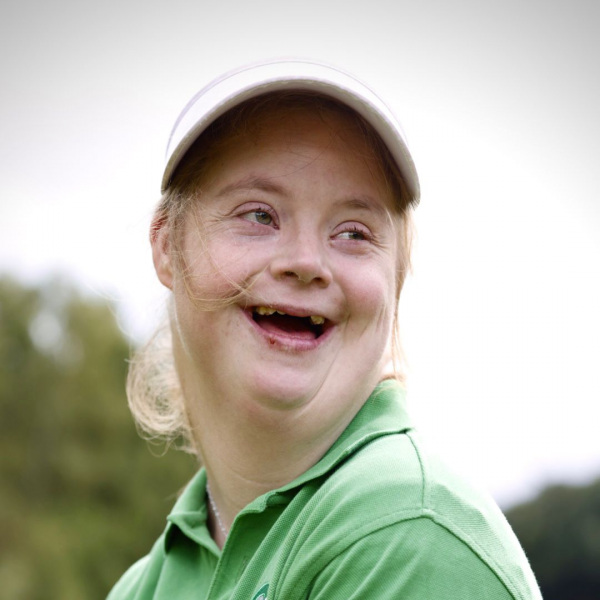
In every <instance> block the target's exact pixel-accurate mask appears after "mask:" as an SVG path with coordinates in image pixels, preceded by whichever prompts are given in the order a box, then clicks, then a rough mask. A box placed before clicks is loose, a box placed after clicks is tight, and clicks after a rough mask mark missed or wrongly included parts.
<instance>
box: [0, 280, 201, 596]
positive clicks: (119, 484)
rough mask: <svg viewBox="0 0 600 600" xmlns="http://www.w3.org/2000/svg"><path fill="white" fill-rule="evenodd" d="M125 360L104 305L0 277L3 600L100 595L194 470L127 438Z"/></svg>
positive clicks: (60, 288)
mask: <svg viewBox="0 0 600 600" xmlns="http://www.w3.org/2000/svg"><path fill="white" fill-rule="evenodd" d="M129 355H130V344H129V342H128V340H127V339H126V338H125V337H124V336H123V334H122V333H121V331H120V330H119V328H118V325H117V321H116V319H115V315H114V311H113V308H112V307H111V305H110V304H109V303H107V302H104V301H98V300H90V299H88V298H84V297H83V296H82V295H81V294H79V293H77V292H76V291H75V289H74V288H73V287H72V286H69V285H66V284H65V283H61V282H60V281H58V280H54V281H52V282H49V283H47V284H44V285H41V286H39V287H28V286H24V285H22V284H20V283H18V282H17V281H15V280H14V279H11V278H8V277H3V278H0V456H2V462H1V463H0V474H1V478H2V494H1V495H0V530H1V531H2V536H0V581H1V582H2V584H1V585H0V598H1V599H6V600H8V599H9V598H10V599H11V600H42V599H44V600H46V599H47V598H61V599H62V600H71V599H72V600H75V599H77V600H82V599H86V598H89V599H92V598H94V599H98V598H104V597H105V596H106V594H107V593H108V590H109V589H110V587H111V586H112V585H113V584H114V583H115V581H116V580H117V579H118V577H119V576H120V575H121V574H122V573H123V572H124V570H125V569H126V568H127V567H128V566H129V565H130V564H132V563H133V562H134V561H135V560H136V559H137V558H139V557H141V556H143V555H144V554H146V553H147V552H148V550H149V549H150V547H151V544H152V543H153V542H154V540H155V539H156V537H157V536H158V534H159V533H160V531H161V530H162V528H163V527H164V519H165V516H166V514H167V513H168V511H169V509H170V507H171V505H172V504H173V502H174V500H175V497H176V495H177V493H178V492H179V491H180V489H181V488H182V487H183V486H184V485H185V483H186V481H187V480H188V479H189V478H190V477H191V475H192V474H193V472H194V470H195V468H196V464H195V461H194V460H193V459H192V458H191V457H189V456H186V455H184V454H182V453H180V452H172V451H168V452H164V450H165V449H164V448H154V449H152V448H151V447H149V445H148V444H147V443H146V442H144V441H143V440H141V439H140V438H139V436H138V435H137V432H136V429H135V426H134V424H133V420H132V418H131V415H130V414H129V410H128V408H127V401H126V398H125V377H126V372H127V359H128V357H129ZM157 454H163V456H162V457H161V458H160V459H157V458H156V455H157Z"/></svg>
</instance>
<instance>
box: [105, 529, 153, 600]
mask: <svg viewBox="0 0 600 600" xmlns="http://www.w3.org/2000/svg"><path fill="white" fill-rule="evenodd" d="M163 549H164V534H163V535H161V536H160V537H159V538H158V540H157V541H156V542H155V544H154V546H153V548H152V550H151V552H150V553H149V554H148V555H146V556H145V557H143V558H141V559H140V560H138V561H137V562H136V563H134V564H133V565H132V566H131V567H129V569H127V571H125V573H124V574H123V575H122V577H121V578H120V579H119V581H117V583H116V584H115V586H114V587H113V588H112V590H111V591H110V593H109V594H108V596H107V598H106V600H134V599H136V598H139V597H140V590H142V589H145V587H148V586H149V587H150V588H151V587H152V586H153V584H154V581H153V580H154V579H156V577H157V576H158V573H159V572H160V566H161V565H162V563H163V560H164V551H163Z"/></svg>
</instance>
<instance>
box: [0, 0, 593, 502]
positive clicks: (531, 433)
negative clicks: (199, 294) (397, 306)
mask: <svg viewBox="0 0 600 600" xmlns="http://www.w3.org/2000/svg"><path fill="white" fill-rule="evenodd" d="M599 26H600V4H599V3H598V2H596V0H556V1H553V2H548V1H543V0H518V1H517V0H504V1H503V2H499V1H496V2H485V1H482V0H463V1H456V0H420V1H419V2H415V1H414V0H411V1H410V2H408V1H404V0H386V1H381V0H379V1H378V0H371V1H369V2H360V3H359V2H348V1H347V0H344V1H341V0H338V1H331V2H327V1H326V0H308V1H303V2H301V3H290V2H282V1H274V0H268V1H261V0H255V1H254V2H247V1H245V2H242V1H241V0H238V1H236V2H232V1H228V0H220V1H219V2H215V1H214V0H213V1H211V2H208V1H203V0H198V1H196V2H191V1H189V0H185V1H183V0H171V1H169V2H166V1H165V2H157V1H153V0H145V1H144V2H142V1H141V0H135V1H123V0H105V1H104V2H97V1H96V2H88V1H83V0H55V1H52V0H37V1H31V0H3V3H2V8H1V9H0V68H1V71H0V74H1V77H2V79H1V90H2V93H1V96H0V108H1V110H0V120H1V134H0V194H1V195H0V272H10V273H12V274H16V275H18V276H19V277H21V278H23V279H25V280H27V281H38V280H39V279H40V278H44V277H47V276H49V274H51V273H54V272H61V273H66V274H67V275H68V276H69V277H71V278H75V279H76V280H77V281H78V282H79V284H80V286H81V287H82V288H83V289H84V290H86V292H87V293H89V294H91V295H95V296H98V295H99V296H103V297H107V298H110V299H112V300H113V301H115V302H116V304H117V307H118V310H119V317H120V320H121V323H122V327H123V329H124V331H126V332H127V333H128V334H129V335H132V336H135V337H136V338H138V339H140V338H143V337H144V336H145V335H147V334H148V332H149V331H150V330H151V328H152V327H153V325H154V324H155V323H156V321H157V319H158V318H159V317H160V316H161V315H162V312H163V301H164V294H163V292H162V291H161V289H160V288H159V285H158V283H157V282H156V281H155V278H154V275H153V273H152V269H151V262H150V253H149V248H148V243H147V227H148V223H149V218H150V214H151V211H152V208H153V206H154V204H155V202H156V201H157V199H158V197H159V185H160V177H161V168H162V164H163V152H164V147H165V145H166V140H167V136H168V134H169V131H170V128H171V125H172V123H173V121H174V119H175V117H176V115H177V114H178V112H179V110H180V109H181V107H182V106H183V105H184V104H185V102H187V100H188V98H189V97H190V96H191V95H193V94H194V93H195V92H196V91H197V90H198V89H199V88H200V87H202V86H203V85H204V84H205V83H207V81H208V80H209V79H211V78H212V77H214V76H216V75H218V74H220V73H221V72H222V71H224V70H228V69H230V68H233V67H235V66H238V65H239V64H243V63H247V62H252V61H255V60H260V59H263V58H268V57H272V56H288V55H296V56H302V57H308V58H319V59H322V60H325V61H327V62H331V63H333V64H336V65H338V66H341V67H342V68H345V69H347V70H349V71H351V72H354V73H355V74H356V75H358V76H359V77H360V78H362V79H364V80H366V81H368V82H369V83H370V84H371V85H372V87H374V88H375V89H376V90H377V91H378V92H379V93H380V95H382V96H383V97H384V98H385V99H386V100H387V102H388V103H389V104H390V105H391V107H392V108H393V110H394V112H396V114H397V115H398V117H399V118H400V120H401V121H402V123H403V125H404V128H405V130H406V131H407V134H408V137H409V141H410V143H411V147H412V149H413V153H414V156H415V160H416V163H417V167H418V169H419V172H420V176H421V180H422V190H423V198H422V204H421V206H420V208H419V209H418V214H417V224H418V228H419V236H418V240H417V245H416V248H415V260H414V266H415V273H414V275H413V277H412V278H411V280H410V281H409V283H408V284H407V287H406V290H405V295H404V298H403V301H402V304H401V312H402V326H403V336H404V341H405V346H406V351H407V354H408V356H409V359H410V366H411V375H410V380H409V390H410V396H411V399H412V406H413V410H414V412H415V413H416V415H417V418H418V421H419V423H420V425H421V429H422V431H423V432H424V434H425V435H426V436H427V437H428V438H430V440H431V441H432V442H433V443H435V444H436V445H438V446H439V447H440V448H441V450H442V451H443V453H444V454H446V456H447V457H448V459H449V460H450V461H452V462H454V463H457V464H458V466H459V467H460V468H462V469H463V470H465V471H467V472H468V473H470V474H471V475H472V476H473V477H474V478H476V479H477V480H478V481H479V482H480V483H481V484H482V485H484V486H486V487H487V488H488V489H489V490H490V491H491V492H492V493H493V494H494V495H495V497H496V498H497V499H498V500H499V501H500V502H501V504H503V505H504V506H507V505H509V504H511V503H514V502H516V501H519V500H522V499H525V498H527V497H530V496H531V495H532V494H534V493H535V492H536V491H537V490H538V489H540V488H541V487H542V486H543V485H545V484H547V483H550V482H554V481H568V482H584V481H586V480H588V479H590V478H592V477H594V476H596V475H598V474H600V442H599V436H598V433H597V427H598V422H599V421H600V419H599V417H600V410H599V408H598V402H599V401H600V384H599V381H598V380H599V375H600V366H599V365H600V317H599V307H600V283H599V280H600V199H599V197H598V195H599V191H600V169H599V168H598V161H599V159H600V119H599V118H598V110H599V109H598V107H599V106H600V75H599V73H600V68H599V67H600V65H599V62H600V60H599V59H600V36H599V35H598V30H599Z"/></svg>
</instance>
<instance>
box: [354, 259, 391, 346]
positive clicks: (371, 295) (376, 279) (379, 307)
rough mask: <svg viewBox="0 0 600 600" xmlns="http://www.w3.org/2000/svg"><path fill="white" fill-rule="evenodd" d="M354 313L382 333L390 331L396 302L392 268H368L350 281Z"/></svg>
mask: <svg viewBox="0 0 600 600" xmlns="http://www.w3.org/2000/svg"><path fill="white" fill-rule="evenodd" d="M351 287H352V297H351V302H352V307H353V312H354V314H355V315H357V316H359V317H360V318H361V320H363V321H365V322H366V325H371V326H374V327H376V328H377V330H378V331H379V332H380V333H381V334H384V335H387V332H388V331H391V327H392V321H393V318H394V312H395V303H396V280H395V276H394V273H393V270H392V269H387V268H381V269H378V268H377V269H369V270H367V271H366V272H365V273H363V275H362V277H360V278H354V279H353V281H352V286H351Z"/></svg>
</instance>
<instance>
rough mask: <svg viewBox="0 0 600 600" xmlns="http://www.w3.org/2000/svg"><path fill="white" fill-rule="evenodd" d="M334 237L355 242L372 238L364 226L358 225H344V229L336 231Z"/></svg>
mask: <svg viewBox="0 0 600 600" xmlns="http://www.w3.org/2000/svg"><path fill="white" fill-rule="evenodd" d="M335 237H336V238H337V239H341V240H350V241H355V242H362V241H369V240H371V239H372V235H371V234H370V232H369V231H368V230H367V229H366V228H364V227H359V226H358V225H349V226H346V227H345V228H344V230H343V231H340V232H339V233H337V234H336V236H335Z"/></svg>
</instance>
